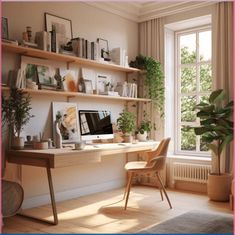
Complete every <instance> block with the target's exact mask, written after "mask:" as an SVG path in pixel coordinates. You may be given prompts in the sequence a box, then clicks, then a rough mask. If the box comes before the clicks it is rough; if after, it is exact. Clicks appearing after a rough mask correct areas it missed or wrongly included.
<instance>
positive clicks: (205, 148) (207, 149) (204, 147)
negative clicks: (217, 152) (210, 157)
mask: <svg viewBox="0 0 235 235" xmlns="http://www.w3.org/2000/svg"><path fill="white" fill-rule="evenodd" d="M202 136H203V135H202ZM200 151H206V152H207V151H209V148H208V147H207V145H206V143H205V142H203V141H202V138H201V136H200Z"/></svg>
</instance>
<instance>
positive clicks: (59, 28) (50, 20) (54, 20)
mask: <svg viewBox="0 0 235 235" xmlns="http://www.w3.org/2000/svg"><path fill="white" fill-rule="evenodd" d="M44 15H45V29H46V31H47V32H50V31H52V26H55V30H56V33H58V34H60V40H61V41H64V43H67V42H68V41H70V40H71V39H72V38H73V31H72V21H71V20H70V19H66V18H64V17H61V16H56V15H53V14H50V13H48V12H45V13H44ZM62 38H63V39H62Z"/></svg>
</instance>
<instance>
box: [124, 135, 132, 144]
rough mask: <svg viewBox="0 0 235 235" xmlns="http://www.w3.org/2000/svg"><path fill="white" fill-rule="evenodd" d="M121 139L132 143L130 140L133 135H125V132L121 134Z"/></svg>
mask: <svg viewBox="0 0 235 235" xmlns="http://www.w3.org/2000/svg"><path fill="white" fill-rule="evenodd" d="M123 139H124V142H125V143H132V141H133V136H132V135H127V134H125V135H124V136H123Z"/></svg>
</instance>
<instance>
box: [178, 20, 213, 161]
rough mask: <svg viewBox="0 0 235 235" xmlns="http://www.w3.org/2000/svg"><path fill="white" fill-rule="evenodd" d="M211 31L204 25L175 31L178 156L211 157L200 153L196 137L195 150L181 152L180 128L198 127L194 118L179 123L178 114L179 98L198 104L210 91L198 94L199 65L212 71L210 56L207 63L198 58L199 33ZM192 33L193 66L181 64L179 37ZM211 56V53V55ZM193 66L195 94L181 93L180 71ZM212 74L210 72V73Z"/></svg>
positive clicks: (179, 113)
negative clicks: (185, 98)
mask: <svg viewBox="0 0 235 235" xmlns="http://www.w3.org/2000/svg"><path fill="white" fill-rule="evenodd" d="M208 30H210V31H211V34H212V26H211V25H204V26H199V27H194V28H190V29H186V30H179V31H175V79H176V82H175V94H174V97H175V114H176V115H175V118H174V122H175V133H174V135H175V154H179V155H187V156H205V157H211V154H210V152H209V151H208V152H205V151H200V136H196V150H193V151H188V150H181V138H180V134H181V126H182V125H184V124H185V125H193V126H199V125H200V122H199V118H196V121H195V122H182V121H181V112H180V109H181V107H180V104H181V97H183V96H195V95H196V103H197V104H198V103H199V97H200V96H202V95H209V94H210V93H211V91H208V92H207V91H202V92H200V66H201V65H204V64H205V65H207V64H209V65H211V69H212V55H211V59H210V60H207V61H200V56H199V33H200V32H205V31H208ZM192 33H196V62H195V63H193V64H185V65H184V64H181V58H180V36H184V35H189V34H192ZM211 47H212V42H211ZM211 54H212V53H211ZM190 66H195V68H196V91H195V92H187V93H183V94H182V93H181V81H180V70H181V69H182V68H184V67H185V68H186V67H190ZM211 72H212V71H211ZM212 87H213V78H212Z"/></svg>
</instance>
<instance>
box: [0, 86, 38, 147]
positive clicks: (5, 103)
mask: <svg viewBox="0 0 235 235" xmlns="http://www.w3.org/2000/svg"><path fill="white" fill-rule="evenodd" d="M30 101H31V97H30V96H29V94H27V92H23V91H22V90H19V89H17V88H12V89H11V91H10V96H9V97H8V98H6V97H5V96H2V125H4V124H7V126H8V129H9V134H10V139H9V140H10V141H11V136H12V134H13V139H12V147H13V148H15V149H22V148H24V138H22V137H20V133H21V131H22V129H23V127H24V126H25V125H26V124H27V123H28V122H29V120H30V118H32V117H34V116H33V115H31V114H30V111H31V109H32V108H31V103H30Z"/></svg>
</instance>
